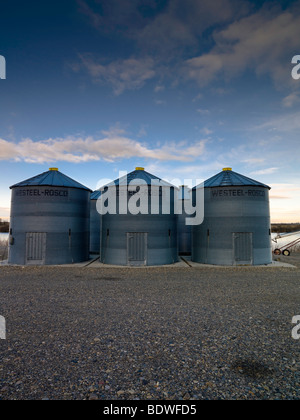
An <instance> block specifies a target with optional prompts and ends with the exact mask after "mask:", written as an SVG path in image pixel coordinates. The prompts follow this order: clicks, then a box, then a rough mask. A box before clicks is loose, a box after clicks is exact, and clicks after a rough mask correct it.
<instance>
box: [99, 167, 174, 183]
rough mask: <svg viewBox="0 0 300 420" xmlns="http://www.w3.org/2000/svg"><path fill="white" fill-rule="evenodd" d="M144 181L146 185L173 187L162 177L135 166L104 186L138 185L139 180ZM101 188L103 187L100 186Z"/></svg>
mask: <svg viewBox="0 0 300 420" xmlns="http://www.w3.org/2000/svg"><path fill="white" fill-rule="evenodd" d="M141 180H142V181H144V183H145V182H146V184H147V185H150V186H151V185H154V186H163V187H173V188H177V187H174V185H172V184H169V183H168V182H166V181H164V180H163V179H161V178H159V177H157V176H155V175H152V174H150V173H149V172H146V171H145V170H144V168H136V169H135V170H134V171H133V172H130V173H129V174H127V175H125V176H123V177H121V178H119V179H116V180H115V181H113V182H111V183H110V184H107V185H104V187H110V186H113V185H115V186H119V185H121V186H122V185H128V184H129V183H130V185H140V181H141ZM102 188H103V187H102Z"/></svg>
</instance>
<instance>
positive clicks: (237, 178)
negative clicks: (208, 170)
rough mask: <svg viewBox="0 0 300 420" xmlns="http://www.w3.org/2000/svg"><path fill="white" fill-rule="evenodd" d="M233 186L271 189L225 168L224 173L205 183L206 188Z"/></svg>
mask: <svg viewBox="0 0 300 420" xmlns="http://www.w3.org/2000/svg"><path fill="white" fill-rule="evenodd" d="M233 186H234V187H236V186H247V187H264V188H269V189H271V187H269V186H268V185H266V184H262V183H261V182H258V181H255V180H254V179H251V178H248V177H246V176H244V175H241V174H239V173H237V172H234V171H233V170H232V169H231V168H224V169H223V171H222V172H220V173H218V174H217V175H214V176H213V177H211V178H209V179H208V180H206V181H205V182H204V187H205V188H212V187H233Z"/></svg>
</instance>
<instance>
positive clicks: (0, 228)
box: [0, 219, 9, 233]
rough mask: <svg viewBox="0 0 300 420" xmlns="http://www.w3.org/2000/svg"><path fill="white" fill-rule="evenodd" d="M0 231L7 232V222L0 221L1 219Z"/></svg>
mask: <svg viewBox="0 0 300 420" xmlns="http://www.w3.org/2000/svg"><path fill="white" fill-rule="evenodd" d="M0 232H1V233H7V232H9V223H8V222H4V221H2V219H0Z"/></svg>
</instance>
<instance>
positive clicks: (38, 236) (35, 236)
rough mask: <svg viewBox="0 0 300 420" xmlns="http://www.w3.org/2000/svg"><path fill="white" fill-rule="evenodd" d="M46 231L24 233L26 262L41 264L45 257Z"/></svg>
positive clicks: (43, 262) (28, 263)
mask: <svg viewBox="0 0 300 420" xmlns="http://www.w3.org/2000/svg"><path fill="white" fill-rule="evenodd" d="M46 238H47V234H46V233H36V232H34V233H26V264H27V265H43V264H45V258H46Z"/></svg>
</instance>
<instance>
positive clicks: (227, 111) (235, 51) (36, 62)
mask: <svg viewBox="0 0 300 420" xmlns="http://www.w3.org/2000/svg"><path fill="white" fill-rule="evenodd" d="M0 55H2V56H4V57H5V59H6V72H7V78H6V80H0V111H1V112H0V169H1V172H0V173H1V181H0V217H2V218H8V217H9V207H10V190H9V186H10V185H13V184H14V183H17V182H20V181H22V180H24V179H27V178H29V177H31V176H35V175H37V174H39V173H41V172H44V171H46V170H48V168H49V167H52V166H56V167H58V168H59V170H60V171H62V172H64V173H65V174H66V175H68V176H70V177H72V178H74V179H76V180H77V181H78V182H81V183H83V184H85V185H86V186H88V187H90V188H91V189H96V187H97V185H98V184H99V181H100V180H101V179H103V178H110V179H115V178H116V177H118V175H119V171H128V172H131V171H132V170H133V169H134V168H135V167H136V166H143V167H145V168H146V170H148V171H149V172H152V173H154V174H155V175H158V176H161V177H163V178H166V179H167V180H169V181H172V180H173V179H174V178H177V179H178V180H180V181H181V183H184V180H188V179H193V180H195V182H196V179H207V178H209V177H211V176H213V175H215V174H216V173H218V172H219V171H221V170H222V168H223V167H228V166H230V167H232V168H233V169H234V170H235V171H237V172H240V173H242V174H244V175H246V176H249V177H251V178H254V179H256V180H258V181H261V182H263V183H266V184H268V185H270V186H271V187H272V190H271V213H272V221H273V222H276V221H277V222H278V221H300V198H299V197H300V194H299V193H300V165H299V163H300V150H299V149H300V147H299V144H300V143H299V139H300V135H299V133H300V80H294V79H293V78H292V76H291V71H292V69H293V67H294V66H295V65H293V64H292V63H291V61H292V58H293V57H294V56H295V55H300V2H299V1H288V0H286V1H278V2H277V1H246V0H214V1H208V0H64V1H63V2H58V1H56V0H52V1H51V2H48V1H43V2H39V1H27V2H21V1H11V2H6V3H5V4H2V5H1V16H0ZM100 183H101V181H100Z"/></svg>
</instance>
